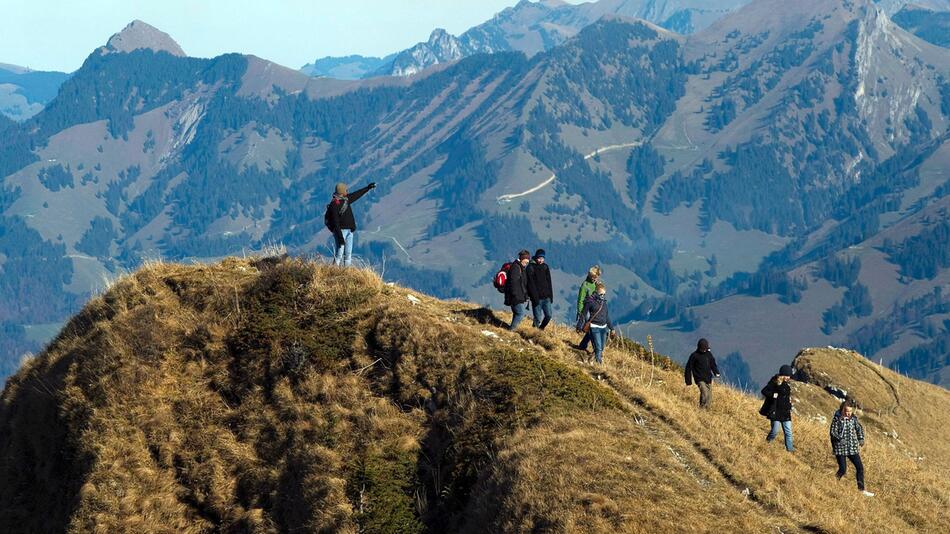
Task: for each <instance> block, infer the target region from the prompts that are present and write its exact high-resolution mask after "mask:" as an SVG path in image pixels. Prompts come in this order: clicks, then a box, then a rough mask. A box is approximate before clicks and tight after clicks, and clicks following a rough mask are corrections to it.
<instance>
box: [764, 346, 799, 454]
mask: <svg viewBox="0 0 950 534" xmlns="http://www.w3.org/2000/svg"><path fill="white" fill-rule="evenodd" d="M794 373H795V370H794V369H792V366H791V365H783V366H782V367H781V369H779V372H778V374H777V375H775V376H773V377H772V379H771V380H769V383H768V384H766V385H765V387H764V388H762V395H764V396H765V402H763V403H762V408H760V409H759V413H760V414H762V415H764V416H765V417H768V418H769V421H771V423H772V427H771V429H770V430H769V434H768V436H766V437H765V441H766V442H771V441H772V440H774V439H775V437H776V436H778V431H779V428H781V429H782V432H783V433H784V434H785V450H787V451H788V452H795V444H794V443H793V441H792V388H791V386H789V385H788V381H789V380H791V379H792V375H793V374H794Z"/></svg>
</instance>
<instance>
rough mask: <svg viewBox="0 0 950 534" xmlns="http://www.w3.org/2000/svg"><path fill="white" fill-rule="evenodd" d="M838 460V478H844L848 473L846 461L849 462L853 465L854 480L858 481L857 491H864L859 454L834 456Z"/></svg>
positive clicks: (862, 469) (862, 466)
mask: <svg viewBox="0 0 950 534" xmlns="http://www.w3.org/2000/svg"><path fill="white" fill-rule="evenodd" d="M835 458H836V459H837V460H838V475H837V476H838V478H841V477H843V476H844V474H845V473H847V472H848V463H847V460H851V463H852V464H854V471H855V473H854V474H855V478H857V479H858V489H859V490H861V491H864V464H862V463H861V455H860V454H851V455H848V456H845V455H843V454H841V455H838V456H835Z"/></svg>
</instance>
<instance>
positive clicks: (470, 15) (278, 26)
mask: <svg viewBox="0 0 950 534" xmlns="http://www.w3.org/2000/svg"><path fill="white" fill-rule="evenodd" d="M516 2H517V0H310V1H306V0H254V1H252V0H227V1H226V0H151V1H144V0H0V63H9V64H13V65H19V66H22V67H29V68H32V69H34V70H58V71H64V72H72V71H74V70H76V69H78V68H79V67H80V65H82V62H83V60H85V58H86V56H88V55H89V54H90V53H91V52H92V51H93V50H94V49H96V48H97V47H99V46H102V45H103V44H105V42H106V41H107V40H108V39H109V37H110V36H111V35H112V34H114V33H116V32H118V31H120V30H121V29H122V28H123V27H125V25H126V24H128V23H129V22H131V21H133V20H135V19H139V20H142V21H144V22H147V23H149V24H151V25H152V26H155V27H156V28H158V29H159V30H162V31H164V32H165V33H168V34H169V35H171V37H172V38H173V39H175V41H177V42H178V44H179V45H181V47H182V48H183V49H184V50H185V52H186V53H187V54H188V55H190V56H195V57H213V56H217V55H220V54H223V53H227V52H239V53H246V54H254V55H256V56H260V57H262V58H265V59H269V60H271V61H275V62H277V63H280V64H282V65H284V66H287V67H292V68H299V67H302V66H303V65H304V64H306V63H311V62H313V60H314V59H316V58H318V57H324V56H341V55H349V54H362V55H376V56H382V55H386V54H389V53H392V52H397V51H399V50H402V49H405V48H408V47H409V46H412V45H413V44H415V43H417V42H419V41H424V40H426V39H427V38H428V36H429V33H430V32H431V31H432V30H433V29H434V28H445V29H446V30H448V31H449V32H450V33H453V34H456V35H458V34H459V33H462V32H464V31H465V30H467V29H468V28H470V27H472V26H475V25H477V24H480V23H481V22H484V21H485V20H488V19H489V18H491V16H492V15H494V14H495V13H497V12H498V11H501V10H502V9H504V8H506V7H509V6H512V5H514V4H515V3H516ZM572 2H573V3H580V0H572Z"/></svg>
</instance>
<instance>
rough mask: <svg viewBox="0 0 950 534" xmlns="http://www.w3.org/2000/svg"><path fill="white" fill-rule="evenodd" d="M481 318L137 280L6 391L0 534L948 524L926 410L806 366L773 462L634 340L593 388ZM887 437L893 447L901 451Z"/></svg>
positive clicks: (554, 356) (567, 365)
mask: <svg viewBox="0 0 950 534" xmlns="http://www.w3.org/2000/svg"><path fill="white" fill-rule="evenodd" d="M499 319H500V317H499V316H497V315H496V314H495V313H493V312H492V311H491V310H488V309H485V308H481V307H478V306H476V305H471V304H467V303H464V302H459V301H451V302H446V301H440V300H436V299H433V298H431V297H428V296H426V295H422V294H419V293H415V292H412V291H409V290H405V289H403V288H400V287H398V286H394V285H388V284H384V283H383V282H381V281H380V279H379V278H378V277H377V276H376V275H375V274H373V273H371V272H368V271H362V270H358V269H346V270H344V269H340V268H335V267H329V266H326V265H319V264H312V263H307V262H303V261H299V260H289V259H285V258H264V259H257V260H237V259H227V260H224V261H223V262H221V263H219V264H215V265H209V266H181V265H173V264H152V265H150V266H148V267H146V268H144V269H142V270H141V271H139V272H137V273H135V274H133V275H131V276H128V277H126V278H124V279H122V280H120V281H118V282H117V283H116V284H115V285H114V286H113V287H112V288H111V289H109V290H108V291H107V292H106V293H104V294H103V295H102V296H101V297H97V298H96V299H94V300H93V301H91V302H90V303H89V304H88V305H87V306H86V307H85V309H84V310H83V311H82V312H81V313H80V314H79V315H77V316H76V317H75V318H73V319H72V320H71V321H70V322H69V323H68V324H67V325H66V327H65V328H64V329H63V331H62V332H61V333H60V335H59V336H58V337H57V338H56V340H55V341H54V342H53V343H52V344H51V345H50V346H49V347H48V348H47V350H46V351H44V352H43V353H42V354H40V355H39V356H37V357H36V358H35V359H33V360H31V361H29V362H28V363H27V364H26V365H25V366H24V368H23V369H21V370H20V372H19V373H18V374H17V375H16V376H14V377H13V378H11V379H10V380H9V381H8V383H7V386H6V388H5V389H4V391H3V394H2V397H0V530H3V531H5V532H16V531H30V532H37V531H70V532H87V531H91V530H105V531H130V530H146V531H149V530H174V531H176V532H215V531H221V530H229V531H234V530H238V531H242V532H287V531H307V532H318V531H339V532H400V533H406V532H423V531H435V532H484V531H486V530H488V531H494V532H502V531H504V532H513V531H546V532H578V531H583V532H621V531H622V532H658V531H676V530H681V529H682V528H683V526H684V525H693V526H694V527H695V526H696V525H699V527H695V528H700V529H701V530H715V531H744V532H766V531H773V530H776V529H778V530H781V531H782V532H814V531H823V532H842V533H845V532H854V533H859V532H866V531H869V530H886V531H888V532H909V531H913V530H918V531H936V530H939V528H940V526H942V525H945V524H946V523H947V521H948V520H950V515H948V514H950V512H948V507H947V506H946V504H947V503H946V495H947V490H948V483H947V479H948V478H947V476H946V474H947V473H948V472H950V470H948V469H950V465H948V463H947V459H948V458H947V456H946V451H945V450H944V449H943V445H940V444H936V445H935V444H933V443H932V438H933V437H935V436H936V435H939V433H940V430H941V429H942V428H944V426H943V425H944V423H945V419H946V415H945V414H946V413H948V410H947V407H948V406H950V394H948V393H947V392H946V391H944V390H942V389H939V388H936V387H933V386H930V385H927V384H921V383H917V382H914V381H910V380H906V379H902V378H899V377H896V376H894V374H893V373H890V372H889V371H886V370H882V369H881V368H879V367H878V366H875V365H873V364H869V363H867V362H863V361H862V360H861V359H860V358H859V357H855V356H853V355H850V354H844V353H842V354H844V356H847V357H846V358H837V357H836V354H837V353H833V354H832V355H831V357H829V358H824V359H823V358H821V357H819V356H821V355H823V354H824V353H823V352H821V351H817V352H814V353H803V354H802V355H800V356H799V357H798V358H797V364H798V365H801V366H802V367H803V370H804V373H803V377H806V375H807V377H808V381H807V382H800V383H796V384H795V400H796V403H800V408H799V410H798V411H797V412H796V415H795V425H796V426H795V429H796V434H795V435H796V440H797V444H798V445H797V448H798V452H797V453H796V454H795V455H789V454H787V453H785V452H784V451H783V450H780V449H779V448H770V447H767V446H766V444H765V443H764V440H763V439H762V437H763V436H764V433H765V430H766V429H765V426H766V423H767V422H766V421H764V420H762V419H761V417H760V416H759V415H758V414H757V409H758V404H759V400H758V398H757V397H756V396H755V395H749V394H746V393H743V392H740V391H737V390H734V389H731V388H728V387H725V386H716V389H715V398H714V401H713V407H712V409H711V410H709V411H705V412H699V411H698V410H697V409H696V408H695V398H694V392H693V391H692V390H686V389H684V388H683V387H682V386H681V385H680V384H681V382H680V380H682V370H681V369H679V368H678V367H677V366H676V365H675V364H673V363H672V362H670V360H668V359H667V358H665V357H661V356H654V355H653V354H652V352H651V351H647V350H645V349H644V348H643V347H641V346H639V345H637V344H635V343H632V342H630V341H628V340H624V339H619V340H614V341H613V342H612V343H611V344H610V346H609V347H608V350H607V353H606V367H605V368H593V367H591V366H590V365H588V364H585V363H583V361H582V355H581V353H579V352H577V351H576V350H574V349H572V348H571V342H572V341H573V340H574V339H575V337H574V333H573V330H571V329H566V328H563V327H559V326H557V325H552V327H551V329H550V330H548V331H545V332H538V331H536V330H533V329H530V328H522V329H519V330H518V331H517V332H508V331H507V330H505V329H504V328H502V327H503V323H501V321H500V320H499ZM600 375H602V376H603V379H601V380H597V379H595V377H596V376H600ZM811 377H815V379H812V378H811ZM832 382H833V383H834V384H836V385H837V386H840V387H841V388H846V389H848V390H849V392H851V393H852V394H853V395H854V396H855V398H856V399H857V400H858V401H859V402H860V403H861V405H862V406H863V407H864V411H863V412H862V414H866V417H867V419H865V421H866V423H865V424H866V425H867V428H868V438H867V441H868V445H867V448H866V449H865V464H866V465H867V469H868V484H869V487H870V488H871V489H872V490H876V491H877V492H878V497H876V498H875V499H874V500H873V501H871V500H867V499H866V498H864V497H862V496H860V495H859V494H857V493H856V491H855V490H853V489H852V488H851V484H847V485H846V484H844V483H843V482H841V483H838V482H836V481H835V480H834V477H833V476H832V475H831V469H832V463H833V461H832V458H831V456H830V451H829V450H828V443H827V417H830V415H831V413H832V412H833V409H834V408H835V406H836V401H835V400H834V397H832V396H831V395H830V394H829V393H827V392H826V391H825V390H824V389H823V387H824V386H825V385H827V384H829V383H832ZM882 385H883V386H885V387H883V388H881V387H879V386H882ZM895 399H897V400H895ZM895 402H896V404H897V405H896V406H892V405H893V404H894V403H895ZM891 417H894V418H893V419H889V418H891ZM897 418H910V419H909V420H910V421H912V425H905V426H899V427H895V428H897V431H894V429H893V428H891V427H889V426H888V425H889V424H890V422H896V421H897V420H898V419H897ZM843 502H844V503H847V506H842V503H843Z"/></svg>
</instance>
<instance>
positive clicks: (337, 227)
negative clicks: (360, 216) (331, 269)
mask: <svg viewBox="0 0 950 534" xmlns="http://www.w3.org/2000/svg"><path fill="white" fill-rule="evenodd" d="M375 188H376V182H371V183H370V184H369V185H367V186H366V187H363V188H361V189H357V190H356V191H353V192H352V193H348V192H347V187H346V184H344V183H339V184H336V190H335V191H334V193H333V198H332V199H331V200H330V203H329V204H327V211H326V213H325V214H324V216H323V222H324V224H326V226H327V228H328V229H329V230H330V232H332V233H333V240H334V242H335V244H336V250H335V254H334V255H333V264H334V265H343V266H346V267H349V266H350V265H351V264H352V263H353V240H354V239H355V234H356V218H355V217H353V209H352V207H351V206H352V204H353V203H354V202H356V201H357V200H359V199H360V197H362V196H363V195H365V194H366V193H367V192H369V191H370V190H372V189H375Z"/></svg>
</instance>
